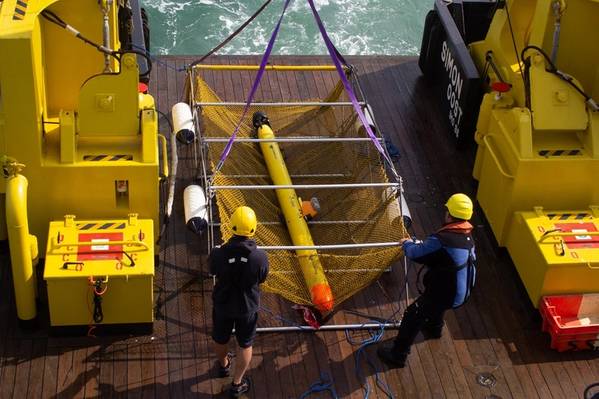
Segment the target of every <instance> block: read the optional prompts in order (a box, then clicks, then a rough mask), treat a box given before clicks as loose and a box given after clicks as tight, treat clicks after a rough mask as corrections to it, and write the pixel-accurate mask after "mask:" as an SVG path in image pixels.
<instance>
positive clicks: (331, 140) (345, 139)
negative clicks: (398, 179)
mask: <svg viewBox="0 0 599 399" xmlns="http://www.w3.org/2000/svg"><path fill="white" fill-rule="evenodd" d="M229 140H230V138H227V137H209V138H205V139H202V141H204V142H205V143H228V142H229ZM377 140H378V141H383V139H381V138H377ZM364 141H368V142H370V141H372V140H371V139H370V138H369V137H310V136H304V137H278V138H272V139H252V138H247V137H240V138H236V139H235V141H234V142H233V143H336V142H341V143H343V142H348V143H351V142H364Z"/></svg>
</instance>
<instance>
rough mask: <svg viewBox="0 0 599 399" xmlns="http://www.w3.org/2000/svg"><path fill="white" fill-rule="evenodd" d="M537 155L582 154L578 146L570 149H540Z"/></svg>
mask: <svg viewBox="0 0 599 399" xmlns="http://www.w3.org/2000/svg"><path fill="white" fill-rule="evenodd" d="M539 155H540V156H542V157H560V156H576V155H582V150H581V149H578V148H576V149H571V150H541V151H539Z"/></svg>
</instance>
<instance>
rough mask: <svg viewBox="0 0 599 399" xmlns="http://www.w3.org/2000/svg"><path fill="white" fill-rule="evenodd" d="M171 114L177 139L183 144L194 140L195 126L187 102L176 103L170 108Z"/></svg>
mask: <svg viewBox="0 0 599 399" xmlns="http://www.w3.org/2000/svg"><path fill="white" fill-rule="evenodd" d="M171 113H172V115H173V130H174V131H175V135H176V136H177V140H179V142H181V143H183V144H191V143H193V142H194V141H195V138H196V134H195V127H194V124H193V115H192V113H191V108H190V107H189V105H188V104H187V103H183V102H181V103H177V104H175V105H173V108H172V110H171Z"/></svg>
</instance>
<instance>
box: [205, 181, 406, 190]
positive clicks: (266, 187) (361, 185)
mask: <svg viewBox="0 0 599 399" xmlns="http://www.w3.org/2000/svg"><path fill="white" fill-rule="evenodd" d="M399 186H400V183H348V184H282V185H272V184H270V185H263V186H255V185H252V186H211V187H210V188H209V189H210V191H219V190H281V189H287V188H293V189H296V190H302V189H310V188H316V189H320V188H368V187H399Z"/></svg>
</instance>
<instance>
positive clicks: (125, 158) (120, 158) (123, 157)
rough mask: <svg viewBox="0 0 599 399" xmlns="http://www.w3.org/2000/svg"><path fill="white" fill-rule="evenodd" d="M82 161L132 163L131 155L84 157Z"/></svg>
mask: <svg viewBox="0 0 599 399" xmlns="http://www.w3.org/2000/svg"><path fill="white" fill-rule="evenodd" d="M83 160H84V161H90V162H100V161H132V160H133V155H122V154H121V155H85V156H84V157H83Z"/></svg>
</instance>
